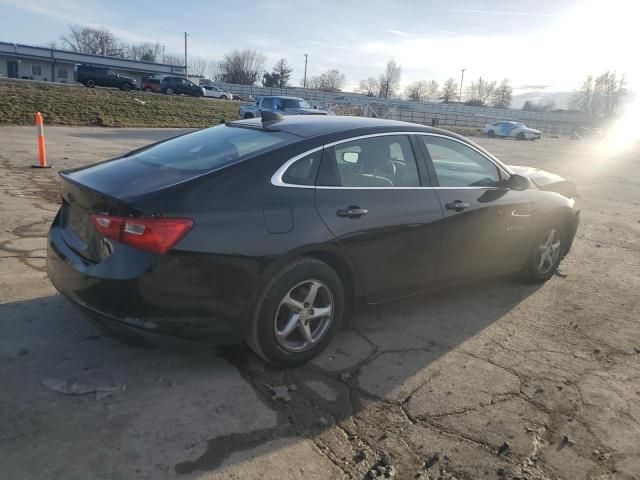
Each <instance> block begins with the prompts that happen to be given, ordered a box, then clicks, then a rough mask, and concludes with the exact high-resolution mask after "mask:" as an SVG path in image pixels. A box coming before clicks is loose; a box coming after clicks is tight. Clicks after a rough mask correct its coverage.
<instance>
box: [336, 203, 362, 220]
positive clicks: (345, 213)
mask: <svg viewBox="0 0 640 480" xmlns="http://www.w3.org/2000/svg"><path fill="white" fill-rule="evenodd" d="M367 213H369V210H367V209H366V208H360V207H357V206H355V205H351V206H349V207H347V208H342V209H340V210H338V211H337V212H336V215H338V216H339V217H349V218H359V217H361V216H363V215H366V214H367Z"/></svg>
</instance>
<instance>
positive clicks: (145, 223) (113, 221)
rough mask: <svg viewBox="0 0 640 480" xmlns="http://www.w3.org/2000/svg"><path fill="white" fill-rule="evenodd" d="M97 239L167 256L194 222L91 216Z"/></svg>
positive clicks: (183, 219) (171, 219)
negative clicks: (97, 234)
mask: <svg viewBox="0 0 640 480" xmlns="http://www.w3.org/2000/svg"><path fill="white" fill-rule="evenodd" d="M91 220H92V221H93V224H94V225H95V227H96V230H97V231H98V233H99V234H100V235H102V236H103V237H105V238H109V239H111V240H115V241H116V242H120V243H124V244H125V245H129V246H131V247H136V248H140V249H142V250H146V251H147V252H152V253H161V254H162V253H167V252H168V251H169V250H171V249H172V248H173V247H174V246H175V244H176V243H178V242H179V241H180V239H181V238H182V237H184V236H185V235H186V234H187V232H188V231H189V230H191V227H193V220H190V219H188V218H130V217H113V216H111V215H91Z"/></svg>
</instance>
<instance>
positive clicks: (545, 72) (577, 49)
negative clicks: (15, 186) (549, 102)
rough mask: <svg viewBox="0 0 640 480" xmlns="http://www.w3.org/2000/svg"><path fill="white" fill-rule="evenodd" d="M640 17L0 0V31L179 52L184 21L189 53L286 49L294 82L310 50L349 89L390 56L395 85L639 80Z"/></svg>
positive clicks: (269, 2) (509, 7)
mask: <svg viewBox="0 0 640 480" xmlns="http://www.w3.org/2000/svg"><path fill="white" fill-rule="evenodd" d="M180 5H184V6H185V8H184V9H183V10H181V9H180ZM638 18H640V1H636V0H607V1H606V2H604V1H602V0H599V1H591V0H583V1H573V0H536V1H516V0H509V1H504V0H466V1H458V0H448V1H429V0H404V1H393V0H386V1H381V0H341V1H337V0H322V1H320V0H297V1H285V0H255V1H253V0H243V1H241V2H219V1H215V0H209V1H207V2H201V1H198V0H191V1H189V2H184V3H180V2H178V3H176V2H175V1H172V2H166V1H164V0H153V1H147V0H135V1H131V0H128V1H125V0H40V1H37V0H0V40H1V41H5V42H16V43H25V44H30V45H41V44H44V43H47V42H50V41H52V40H59V38H60V35H61V34H63V33H65V32H66V31H67V28H68V25H70V24H79V25H90V26H104V27H106V28H108V29H109V30H111V31H112V32H114V33H115V34H116V35H117V36H118V37H119V38H120V39H121V40H123V41H126V42H141V41H151V42H159V43H161V44H164V45H165V46H166V51H167V52H171V53H176V54H183V52H184V32H185V31H187V32H189V55H195V56H200V57H205V58H207V59H211V60H219V59H220V58H221V57H222V56H223V55H224V54H225V52H228V51H230V50H233V49H236V48H237V49H244V48H253V49H257V50H261V51H263V52H264V54H265V56H266V58H267V62H266V65H265V67H266V68H267V69H270V68H271V66H272V65H273V64H274V63H275V62H276V61H277V60H278V59H279V58H282V57H284V58H286V59H287V60H288V62H289V64H290V65H291V66H292V67H293V70H294V72H293V75H292V80H293V83H294V84H296V85H297V84H298V83H299V81H300V80H301V78H302V76H303V73H304V54H305V53H306V54H308V55H309V57H308V58H309V63H308V75H309V76H311V75H316V74H320V73H322V72H323V71H326V70H328V69H331V68H336V69H338V70H340V71H342V72H343V73H345V74H346V77H347V85H346V87H345V90H350V91H353V90H355V89H356V88H357V85H358V82H359V81H360V80H361V79H363V78H366V77H369V76H374V77H377V76H378V75H379V73H380V72H382V71H383V69H384V66H385V64H386V62H387V61H388V60H390V59H395V60H396V61H397V62H398V63H399V64H400V65H401V66H402V72H403V75H402V86H403V87H404V86H406V85H407V84H409V83H411V82H413V81H417V80H437V81H438V82H440V83H442V82H443V81H444V80H446V79H447V78H449V77H454V78H455V79H456V80H457V81H459V79H460V70H461V69H463V68H465V69H466V71H465V84H468V82H469V81H470V80H473V79H476V78H478V77H480V76H481V77H483V78H487V79H496V80H501V79H503V78H508V79H509V80H510V81H511V84H512V85H513V86H514V87H515V92H514V93H522V92H527V91H532V90H536V91H537V90H540V91H544V92H560V91H571V90H574V89H575V88H577V86H578V84H579V83H580V81H581V80H582V79H583V78H584V77H585V76H586V75H588V74H599V73H602V72H604V71H605V70H607V69H609V70H615V71H617V72H618V73H625V74H626V76H627V78H628V80H629V82H630V84H629V86H630V88H631V89H632V90H636V91H640V89H638V88H637V85H640V62H639V61H638V60H637V58H638V55H637V53H636V52H635V50H636V48H637V46H638V45H640V33H639V31H638V30H639V29H638V25H637V19H638ZM58 43H59V42H58Z"/></svg>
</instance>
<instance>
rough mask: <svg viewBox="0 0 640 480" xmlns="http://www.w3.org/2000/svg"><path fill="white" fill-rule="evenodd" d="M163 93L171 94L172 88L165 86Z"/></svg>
mask: <svg viewBox="0 0 640 480" xmlns="http://www.w3.org/2000/svg"><path fill="white" fill-rule="evenodd" d="M164 93H166V94H167V95H173V88H171V87H169V88H167V89H166V90H165V91H164Z"/></svg>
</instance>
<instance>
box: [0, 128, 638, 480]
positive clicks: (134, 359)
mask: <svg viewBox="0 0 640 480" xmlns="http://www.w3.org/2000/svg"><path fill="white" fill-rule="evenodd" d="M179 132H180V131H179V130H139V129H138V130H135V129H134V130H132V129H127V130H115V129H93V128H67V127H58V128H48V129H47V132H46V133H47V142H48V143H47V147H48V152H49V158H50V163H52V164H53V165H54V166H55V167H56V168H53V169H51V170H47V171H42V170H32V169H31V168H29V166H30V164H31V163H34V161H35V159H36V158H37V157H36V137H35V131H34V129H33V128H30V127H0V222H1V225H0V381H1V385H0V469H1V471H2V474H0V476H2V477H3V478H10V479H13V480H18V479H23V478H24V479H86V478H99V479H132V478H141V479H164V478H185V479H192V478H193V479H240V478H250V479H253V478H261V479H278V480H285V479H297V478H305V479H333V478H354V479H362V478H369V477H368V475H370V471H371V470H376V467H379V468H378V470H380V471H381V472H383V473H382V475H387V476H388V477H394V476H395V478H402V479H404V478H422V479H427V478H430V479H437V478H442V479H459V480H462V479H469V480H470V479H474V480H475V479H484V478H487V479H515V478H519V479H560V478H562V479H567V480H569V479H571V480H574V479H637V478H640V308H639V307H638V299H639V295H638V292H639V289H640V268H639V267H640V240H639V239H640V208H639V207H640V154H639V151H637V150H636V151H635V152H631V153H627V154H620V155H614V156H607V155H605V154H603V153H602V151H601V150H599V149H598V146H597V145H596V144H595V143H593V142H572V141H570V140H565V139H543V140H542V141H539V142H535V143H534V142H517V141H510V140H489V139H479V140H478V141H479V143H481V144H482V145H484V146H486V147H487V148H489V150H491V151H492V152H494V153H495V154H496V155H497V156H498V157H500V158H501V159H502V160H504V161H505V162H506V163H512V164H519V165H530V166H536V167H539V168H543V169H546V170H550V171H553V172H556V173H559V174H561V175H564V176H567V177H570V178H573V179H575V180H577V182H578V187H579V190H580V193H581V194H582V198H581V199H580V203H581V206H582V224H581V226H580V229H579V231H578V236H577V239H576V241H575V244H574V247H573V251H572V253H571V254H570V256H569V257H568V258H567V259H566V260H565V261H564V263H563V264H562V269H561V275H559V276H556V277H554V278H553V279H552V280H551V281H549V282H548V283H547V284H545V285H544V286H531V285H523V284H520V283H518V282H517V281H515V280H514V279H513V278H499V279H495V280H491V281H484V282H482V283H481V284H473V285H469V286H468V287H467V288H465V289H462V290H461V289H455V291H451V290H445V291H440V292H437V293H433V294H430V295H425V296H420V297H415V298H412V299H408V300H403V301H397V302H394V303H392V304H388V305H385V306H381V307H376V308H367V309H363V310H361V311H359V312H358V314H357V316H356V318H355V320H354V322H353V323H352V325H351V328H350V329H349V330H346V331H343V332H342V333H341V334H340V335H339V336H338V338H337V340H336V341H334V343H333V344H332V345H331V347H330V349H329V350H328V351H326V352H325V353H324V354H323V355H321V357H320V358H319V359H318V360H317V361H315V362H314V363H313V364H311V365H308V366H306V367H304V368H301V369H293V370H277V369H273V368H271V367H269V366H267V365H265V364H264V363H263V362H262V361H260V360H259V359H257V358H256V357H255V356H253V355H252V354H251V353H250V352H249V351H248V350H247V349H246V348H244V347H241V346H238V347H229V348H224V349H219V350H214V349H213V348H210V347H207V346H200V345H197V346H196V345H187V346H185V345H180V344H177V343H176V344H173V343H170V344H168V345H167V346H163V347H160V348H157V349H143V348H136V347H131V346H127V345H123V344H121V343H118V342H117V341H114V340H112V339H110V338H107V337H104V336H101V335H100V334H99V333H98V332H97V331H96V330H95V329H94V328H93V327H92V325H91V324H90V323H88V322H87V321H86V320H85V319H84V318H83V317H82V315H81V314H79V313H78V312H76V310H75V309H74V308H73V307H72V306H71V305H70V304H69V303H68V302H67V301H65V300H64V299H63V298H61V297H60V295H57V294H56V292H55V290H54V289H53V287H52V286H51V284H50V283H49V281H48V279H47V276H46V273H45V265H44V256H45V250H44V249H45V243H46V241H45V236H46V232H47V229H48V225H49V223H50V221H51V220H52V218H53V216H54V214H55V212H56V210H57V208H58V206H57V189H58V179H57V174H56V170H58V169H59V168H64V167H70V166H76V165H81V164H85V163H89V162H93V161H97V160H101V159H104V158H108V157H110V156H113V155H115V154H118V153H121V152H124V151H126V150H129V149H132V148H134V147H137V146H140V145H144V144H146V143H149V142H150V141H154V140H157V139H159V138H162V137H165V136H169V135H174V134H177V133H179ZM47 380H63V381H66V380H68V381H69V382H78V383H79V384H83V385H87V386H89V387H91V388H89V389H93V390H95V389H96V388H97V387H99V388H98V389H102V390H108V388H106V387H105V386H116V387H118V390H116V391H113V392H107V393H104V392H102V393H100V392H99V393H98V394H97V395H96V394H95V393H87V394H84V395H64V394H62V393H59V392H56V391H53V390H51V389H50V388H47V387H46V386H44V385H43V384H42V382H43V381H47ZM125 386H126V388H124V387H125ZM285 386H289V387H287V388H285ZM270 387H281V388H273V389H272V388H270ZM274 393H277V394H280V395H275V396H276V399H275V400H274V399H273V397H274ZM105 395H107V396H106V397H105V398H100V397H103V396H105ZM97 398H100V399H97ZM287 399H288V400H289V401H286V402H285V400H287Z"/></svg>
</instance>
